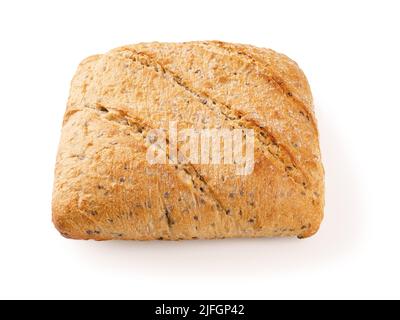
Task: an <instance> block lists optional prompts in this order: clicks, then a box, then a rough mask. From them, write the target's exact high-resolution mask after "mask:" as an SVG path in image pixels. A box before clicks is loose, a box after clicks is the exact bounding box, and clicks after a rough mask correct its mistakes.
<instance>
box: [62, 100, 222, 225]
mask: <svg viewBox="0 0 400 320" xmlns="http://www.w3.org/2000/svg"><path fill="white" fill-rule="evenodd" d="M85 109H87V110H92V111H95V112H97V114H98V115H99V116H100V118H101V119H103V120H104V121H111V122H113V123H115V124H117V125H119V126H123V127H128V128H130V129H131V130H132V132H133V133H135V134H138V135H140V136H141V137H142V138H143V141H144V143H145V141H146V139H147V135H148V132H149V131H150V130H152V129H156V128H153V127H151V126H150V125H149V124H147V123H146V121H145V120H144V119H141V118H139V117H137V116H135V117H133V116H131V115H129V108H128V107H122V106H119V107H114V106H108V105H107V106H106V105H104V104H97V105H96V106H91V105H85V106H84V107H83V108H81V109H73V110H70V111H69V113H68V115H69V114H75V113H76V112H79V111H83V110H85ZM68 118H69V117H68ZM166 142H167V150H164V151H165V152H166V154H167V158H168V160H170V155H169V148H168V145H169V140H168V139H166ZM178 152H179V148H178ZM182 156H185V155H183V154H182ZM173 167H174V168H175V170H176V171H181V172H182V171H183V172H184V173H186V174H187V175H189V176H190V179H191V184H192V188H193V190H195V191H196V193H198V194H201V195H204V196H206V198H208V199H209V200H210V201H211V202H213V203H214V208H215V209H216V211H217V212H219V213H221V214H222V213H223V214H225V212H226V209H225V208H224V206H223V204H222V203H221V201H220V200H219V199H218V198H217V197H216V195H215V192H214V191H213V190H212V188H211V187H210V186H209V185H208V184H207V181H206V179H205V178H204V177H203V176H202V175H201V174H200V173H199V172H198V171H197V170H196V168H195V167H194V166H193V164H191V163H187V164H176V165H174V166H173ZM178 176H179V175H178ZM164 212H165V218H166V222H167V225H168V228H169V229H171V228H172V226H173V224H172V223H171V221H172V217H171V213H170V212H169V210H168V208H167V207H166V206H165V205H164Z"/></svg>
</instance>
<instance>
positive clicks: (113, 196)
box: [52, 41, 324, 240]
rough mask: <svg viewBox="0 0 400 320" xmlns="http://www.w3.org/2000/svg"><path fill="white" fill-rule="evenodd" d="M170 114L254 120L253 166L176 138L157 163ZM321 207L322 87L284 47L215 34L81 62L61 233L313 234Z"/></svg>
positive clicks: (62, 166)
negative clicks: (155, 152) (183, 147)
mask: <svg viewBox="0 0 400 320" xmlns="http://www.w3.org/2000/svg"><path fill="white" fill-rule="evenodd" d="M171 123H174V124H175V126H176V129H177V130H185V129H194V130H202V129H215V128H217V129H224V128H227V129H229V130H250V131H251V132H253V133H254V148H253V157H254V165H253V167H252V170H250V172H248V173H247V174H238V172H237V164H236V163H233V164H232V163H231V164H230V163H228V162H227V163H223V162H221V163H203V162H199V161H197V162H196V161H188V159H187V158H185V159H184V160H185V161H172V160H177V159H172V153H173V152H172V150H173V147H172V145H171V139H169V140H168V139H167V140H166V144H165V146H166V150H162V147H160V150H159V152H160V154H162V151H164V152H165V153H164V154H165V155H166V157H167V158H166V159H167V161H166V162H165V163H151V162H149V158H148V151H149V147H150V145H151V142H152V137H151V134H152V133H153V132H155V131H154V130H160V129H161V130H163V131H164V132H167V131H168V130H169V128H171ZM250 131H249V132H250ZM158 132H160V131H158ZM243 132H244V131H243ZM166 136H167V135H166ZM323 207H324V171H323V166H322V164H321V158H320V149H319V141H318V131H317V125H316V120H315V116H314V110H313V100H312V95H311V92H310V88H309V85H308V82H307V79H306V77H305V76H304V74H303V72H302V71H301V70H300V68H299V67H298V65H297V64H296V63H295V62H293V61H292V60H290V59H289V58H287V57H286V56H284V55H282V54H279V53H276V52H274V51H272V50H269V49H261V48H257V47H253V46H249V45H239V44H230V43H223V42H217V41H209V42H189V43H144V44H137V45H129V46H125V47H120V48H117V49H114V50H112V51H110V52H108V53H106V54H102V55H95V56H91V57H89V58H87V59H85V60H84V61H82V63H81V64H80V65H79V67H78V70H77V72H76V74H75V76H74V78H73V80H72V83H71V91H70V96H69V99H68V105H67V109H66V113H65V116H64V121H63V127H62V135H61V142H60V146H59V151H58V156H57V163H56V169H55V183H54V192H53V203H52V210H53V222H54V224H55V226H56V228H57V229H58V230H59V231H60V233H61V234H62V235H63V236H65V237H67V238H71V239H94V240H112V239H117V240H118V239H123V240H157V239H158V240H184V239H215V238H231V237H275V236H288V237H289V236H290V237H291V236H295V237H299V238H304V237H309V236H311V235H313V234H315V233H316V232H317V230H318V229H319V226H320V223H321V220H322V218H323Z"/></svg>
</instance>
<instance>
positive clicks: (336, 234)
mask: <svg viewBox="0 0 400 320" xmlns="http://www.w3.org/2000/svg"><path fill="white" fill-rule="evenodd" d="M399 15H400V7H399V1H382V0H381V1H365V0H364V1H338V0H336V1H329V2H328V1H282V0H279V1H250V0H246V1H233V0H230V1H217V0H212V1H208V0H202V1H197V2H195V1H174V0H168V1H151V0H142V1H116V0H113V1H71V0H69V1H63V2H61V1H7V2H6V1H1V2H0V48H1V50H0V104H1V109H0V110H1V117H0V119H1V120H0V121H1V126H0V134H1V136H0V137H1V149H0V150H1V157H0V170H1V176H0V188H1V190H0V191H1V193H0V194H1V199H0V298H111V299H113V298H132V299H158V298H162V299H166V298H169V299H174V298H181V299H189V298H199V299H201V298H209V299H213V298H223V299H230V298H232V299H233V298H235V299H245V298H246V299H250V298H254V299H269V298H272V299H278V298H289V299H291V298H305V299H309V298H322V299H324V298H397V299H398V298H400V289H399V288H400V271H399V270H400V241H399V236H398V233H399V232H400V231H399V230H400V208H399V200H398V199H399V198H400V194H399V192H400V182H399V181H400V176H399V165H400V159H399V145H400V144H399V139H400V134H399V131H400V130H399V128H400V123H399V115H400V111H399V110H400V98H399V92H400V90H399V85H400V81H399V74H400V63H399V56H400V47H399V38H400V37H399V30H400V22H399V21H400V19H399ZM206 39H219V40H224V41H232V42H241V43H250V44H253V45H257V46H262V47H269V48H273V49H275V50H277V51H280V52H283V53H285V54H287V55H289V56H290V57H292V58H293V59H294V60H296V61H297V62H298V63H299V64H300V66H301V67H302V68H303V70H304V71H305V73H306V74H307V76H308V78H309V81H310V84H311V87H312V89H313V94H314V96H315V108H316V114H317V118H318V120H319V127H320V132H321V146H322V152H323V160H324V165H325V168H326V187H327V190H326V212H325V214H326V218H325V220H324V223H323V225H322V227H321V230H320V232H319V233H318V235H316V236H315V237H313V238H310V239H306V240H302V241H300V240H297V239H272V240H268V239H256V240H223V241H195V242H149V243H138V242H103V243H95V242H82V241H72V240H66V239H64V238H62V237H61V236H60V235H59V234H58V232H57V231H56V230H55V229H54V228H53V226H52V223H51V192H52V183H53V169H54V164H55V156H56V151H57V145H58V140H59V134H60V128H61V121H62V117H63V113H64V109H65V105H66V100H67V96H68V89H69V82H70V80H71V78H72V76H73V74H74V72H75V70H76V67H77V65H78V63H79V62H80V60H82V59H83V58H85V57H86V56H88V55H91V54H95V53H101V52H105V51H108V50H109V49H112V48H113V47H117V46H120V45H125V44H129V43H135V42H141V41H154V40H157V41H186V40H206Z"/></svg>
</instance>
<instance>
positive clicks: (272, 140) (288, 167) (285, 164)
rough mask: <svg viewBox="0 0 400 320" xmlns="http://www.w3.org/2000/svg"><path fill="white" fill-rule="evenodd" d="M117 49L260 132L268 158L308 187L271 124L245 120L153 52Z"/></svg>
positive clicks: (235, 123)
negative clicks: (192, 83) (171, 68)
mask: <svg viewBox="0 0 400 320" xmlns="http://www.w3.org/2000/svg"><path fill="white" fill-rule="evenodd" d="M117 50H118V51H117ZM117 50H115V51H114V52H118V53H120V54H123V53H124V52H126V51H129V52H131V53H132V54H133V56H127V55H123V57H124V58H126V59H132V58H133V59H135V61H138V62H140V63H141V64H142V65H143V66H145V67H149V68H153V69H155V70H156V71H157V72H158V73H160V72H162V73H163V74H164V75H165V76H167V77H168V79H170V80H171V81H173V82H174V83H176V84H177V85H178V86H180V87H181V88H183V89H184V90H185V91H186V92H187V93H188V94H189V95H191V96H192V97H194V98H195V99H197V100H199V101H200V102H201V103H202V104H204V105H205V106H207V107H208V108H209V109H211V110H212V111H214V112H215V113H217V114H218V113H220V114H222V115H223V116H224V117H225V118H226V120H228V122H229V123H231V124H232V127H234V128H241V129H243V128H245V129H253V130H254V131H255V132H256V133H257V135H256V136H255V138H256V139H257V140H258V141H259V142H260V143H261V144H262V146H263V147H264V148H262V152H263V154H264V155H265V156H266V157H268V158H271V156H272V157H273V158H274V159H275V160H277V161H278V162H279V163H277V164H276V165H277V167H278V168H280V169H281V170H282V171H284V172H286V174H287V175H288V176H290V177H292V178H293V179H294V181H296V182H297V183H299V184H300V185H301V186H302V187H303V188H304V189H305V190H307V186H308V184H309V179H308V176H307V174H306V173H305V172H304V170H303V169H302V168H301V166H300V165H299V164H298V163H296V161H295V159H294V156H293V154H292V153H291V152H290V151H289V150H288V148H287V147H286V146H285V145H283V144H282V143H279V142H278V141H277V139H276V137H275V136H274V135H273V134H272V132H271V130H270V129H269V128H268V127H267V126H263V127H261V126H259V125H257V123H254V121H252V120H248V119H245V117H243V115H242V114H241V113H240V112H238V111H237V110H234V109H233V108H232V107H231V106H229V105H228V104H226V103H224V102H220V101H217V99H215V98H213V97H210V96H209V95H208V94H206V93H200V92H196V91H195V90H194V89H193V88H191V87H190V86H189V84H188V83H187V82H186V81H184V78H183V75H180V74H179V75H178V74H176V72H173V71H171V70H169V69H168V68H167V67H166V66H164V65H163V64H161V62H160V61H157V60H156V59H154V58H153V57H151V56H150V55H149V54H147V53H145V52H143V51H137V50H135V49H133V48H131V47H121V48H118V49H117ZM136 59H137V60H136ZM275 163H276V161H275Z"/></svg>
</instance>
